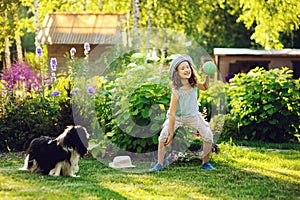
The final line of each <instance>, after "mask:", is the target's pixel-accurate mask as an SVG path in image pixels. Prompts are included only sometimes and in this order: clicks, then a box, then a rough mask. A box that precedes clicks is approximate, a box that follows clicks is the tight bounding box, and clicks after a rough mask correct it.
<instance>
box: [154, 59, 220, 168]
mask: <svg viewBox="0 0 300 200" xmlns="http://www.w3.org/2000/svg"><path fill="white" fill-rule="evenodd" d="M192 66H193V61H192V58H191V57H190V56H187V55H179V56H178V57H177V58H175V59H174V60H173V61H172V62H171V65H170V71H169V78H170V79H171V83H172V94H171V102H170V108H169V110H168V113H167V119H166V121H165V123H164V124H163V129H162V131H161V133H160V136H159V144H158V163H157V164H156V165H154V167H153V168H151V169H150V171H161V170H163V162H164V155H165V149H166V147H168V146H170V145H171V143H172V140H173V137H174V131H175V130H176V129H177V128H178V127H180V126H183V125H187V126H189V127H191V128H194V129H196V130H197V131H198V132H200V135H201V137H202V139H203V140H204V144H203V159H202V166H201V168H202V169H211V170H213V169H215V168H214V167H213V166H212V165H211V164H210V163H209V162H208V161H209V155H210V153H211V149H212V143H213V134H212V131H211V129H210V127H209V124H208V122H206V121H205V120H204V118H203V117H202V115H201V113H199V110H198V102H197V100H198V95H197V94H198V89H200V90H207V89H208V84H209V77H208V75H205V79H204V81H203V82H202V83H201V82H200V81H199V79H198V78H197V76H196V73H195V71H194V69H193V67H192Z"/></svg>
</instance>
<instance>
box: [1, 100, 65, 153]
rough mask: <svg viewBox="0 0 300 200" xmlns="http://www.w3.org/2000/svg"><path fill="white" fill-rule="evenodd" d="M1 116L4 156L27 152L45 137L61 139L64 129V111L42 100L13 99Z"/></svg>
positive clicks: (56, 105) (50, 102) (53, 102)
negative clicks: (35, 140)
mask: <svg viewBox="0 0 300 200" xmlns="http://www.w3.org/2000/svg"><path fill="white" fill-rule="evenodd" d="M4 107H5V110H6V112H5V113H2V114H1V116H0V119H1V120H0V152H6V151H22V150H25V149H26V148H27V147H28V145H29V143H30V141H31V140H32V139H33V138H35V137H38V136H41V135H48V136H53V137H54V136H57V135H58V134H57V133H59V132H60V131H61V129H63V127H61V124H60V121H59V120H60V119H61V115H60V107H59V105H58V103H56V102H55V101H51V100H50V99H45V98H40V97H27V98H24V99H15V98H11V99H10V101H9V102H8V103H7V104H6V105H4Z"/></svg>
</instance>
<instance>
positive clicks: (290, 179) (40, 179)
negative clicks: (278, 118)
mask: <svg viewBox="0 0 300 200" xmlns="http://www.w3.org/2000/svg"><path fill="white" fill-rule="evenodd" d="M220 149H221V153H220V154H219V155H216V154H213V155H212V159H211V162H212V164H213V165H214V166H215V167H216V168H217V170H216V171H206V170H201V169H200V164H201V160H194V161H191V162H187V163H186V162H175V163H172V164H171V165H170V166H169V167H167V168H165V170H164V171H162V172H153V173H150V172H144V173H133V172H124V171H120V170H115V169H112V168H109V167H107V166H106V165H104V164H103V163H101V162H99V161H98V160H96V159H94V158H84V159H82V160H80V162H79V165H80V170H79V173H78V175H79V176H80V177H78V178H72V177H51V176H43V175H41V174H32V173H29V172H24V171H18V170H17V169H18V168H19V167H21V166H22V165H23V160H24V157H21V156H15V155H13V154H11V155H9V156H8V159H5V160H4V159H0V199H1V200H2V199H3V200H11V199H18V200H27V199H46V200H52V199H53V200H57V199H71V200H93V199H117V200H123V199H124V200H125V199H212V200H214V199H300V191H299V187H300V174H299V173H300V163H299V159H300V153H299V151H292V150H289V151H269V150H266V149H253V150H244V149H242V148H241V147H238V146H235V145H233V144H229V143H225V144H220Z"/></svg>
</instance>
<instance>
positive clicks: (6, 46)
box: [4, 13, 11, 69]
mask: <svg viewBox="0 0 300 200" xmlns="http://www.w3.org/2000/svg"><path fill="white" fill-rule="evenodd" d="M6 20H7V13H5V15H4V21H6ZM4 52H5V64H6V65H5V69H8V68H10V67H11V60H10V49H9V36H6V37H5V50H4Z"/></svg>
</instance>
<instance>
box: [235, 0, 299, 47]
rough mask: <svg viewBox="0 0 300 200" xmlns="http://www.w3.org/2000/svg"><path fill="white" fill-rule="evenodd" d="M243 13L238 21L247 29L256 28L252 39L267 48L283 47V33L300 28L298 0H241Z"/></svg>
mask: <svg viewBox="0 0 300 200" xmlns="http://www.w3.org/2000/svg"><path fill="white" fill-rule="evenodd" d="M240 7H241V8H242V13H241V14H240V16H239V18H238V21H242V22H244V23H245V27H246V28H247V29H250V28H254V33H253V34H252V36H251V39H254V40H255V42H257V43H258V44H260V45H262V46H263V47H264V48H266V49H274V48H275V49H281V48H283V47H284V44H283V43H282V41H280V35H281V34H282V33H291V32H293V31H294V30H297V29H299V25H300V9H299V8H300V1H298V0H266V1H262V0H260V1H257V0H241V1H240Z"/></svg>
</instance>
